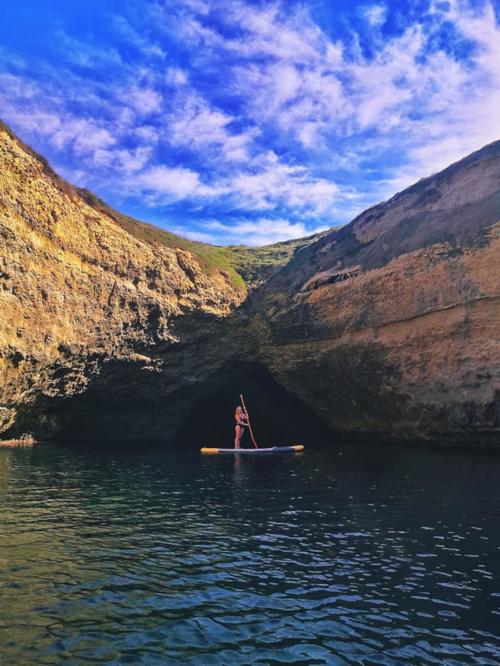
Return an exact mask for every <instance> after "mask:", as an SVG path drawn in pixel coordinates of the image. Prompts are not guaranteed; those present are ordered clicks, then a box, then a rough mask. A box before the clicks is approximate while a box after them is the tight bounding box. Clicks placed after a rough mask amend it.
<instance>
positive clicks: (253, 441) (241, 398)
mask: <svg viewBox="0 0 500 666" xmlns="http://www.w3.org/2000/svg"><path fill="white" fill-rule="evenodd" d="M240 400H241V404H242V405H243V409H244V410H245V414H246V415H247V422H248V430H249V431H250V437H251V438H252V443H253V445H254V446H255V448H256V449H258V448H259V447H258V446H257V442H256V441H255V437H254V436H253V432H252V426H251V425H250V417H249V416H248V410H247V408H246V405H245V401H244V400H243V396H242V395H240Z"/></svg>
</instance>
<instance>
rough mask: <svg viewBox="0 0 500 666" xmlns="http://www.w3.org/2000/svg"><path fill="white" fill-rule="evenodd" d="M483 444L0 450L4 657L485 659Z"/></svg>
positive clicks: (488, 474)
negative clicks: (208, 450)
mask: <svg viewBox="0 0 500 666" xmlns="http://www.w3.org/2000/svg"><path fill="white" fill-rule="evenodd" d="M499 482H500V456H499V455H498V454H497V455H493V454H479V455H473V454H471V453H464V452H456V451H455V452H454V451H420V450H415V449H411V448H392V447H391V448H377V449H374V448H373V447H372V448H370V447H365V448H363V447H359V446H357V447H355V448H352V447H347V446H345V447H333V446H332V447H330V448H329V449H321V450H316V451H311V450H308V451H307V452H306V454H304V455H302V456H295V457H283V456H282V457H280V458H278V457H274V458H264V459H257V460H255V459H254V460H251V459H244V460H240V461H234V460H233V459H229V458H221V457H210V458H202V457H200V456H199V455H198V454H197V453H194V452H189V453H184V454H182V453H180V452H169V453H165V452H164V453H158V452H156V453H155V452H153V453H151V452H149V453H140V454H137V453H135V454H131V453H130V452H121V453H120V452H116V451H114V452H107V453H104V452H96V451H82V450H75V449H72V448H66V449H56V448H44V449H41V448H39V449H32V450H27V449H24V450H22V449H17V450H13V449H10V450H6V449H3V450H0V500H1V501H0V546H1V549H0V585H1V587H0V650H1V657H0V661H2V663H5V664H9V665H10V664H22V665H23V666H24V665H27V664H55V663H64V664H82V663H96V662H97V663H100V662H103V663H111V664H127V663H131V664H135V663H137V664H169V663H172V664H176V663H189V664H203V665H205V664H231V665H232V664H279V663H285V664H289V663H298V664H418V665H422V664H450V665H454V664H500V522H499V517H500V491H499Z"/></svg>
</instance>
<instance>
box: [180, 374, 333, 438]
mask: <svg viewBox="0 0 500 666" xmlns="http://www.w3.org/2000/svg"><path fill="white" fill-rule="evenodd" d="M197 393H198V397H197V398H196V399H195V400H194V401H193V402H192V405H191V408H190V410H189V412H188V413H187V416H186V418H185V420H184V425H183V427H182V428H181V431H180V434H179V437H178V441H179V442H181V443H183V444H184V445H186V446H193V447H195V446H218V447H232V446H233V442H234V426H235V420H234V412H235V409H236V406H237V405H238V404H239V400H240V399H239V396H240V394H243V396H244V399H245V403H246V406H247V409H248V412H249V415H250V421H251V425H252V429H253V432H254V436H255V439H256V441H257V444H258V446H259V447H268V446H275V445H281V446H282V445H288V444H305V445H308V444H310V443H311V442H321V441H322V442H327V441H330V440H331V439H332V432H331V431H330V430H329V429H328V428H327V427H326V425H325V424H324V423H323V421H322V420H321V419H320V418H319V417H318V416H316V415H315V414H314V413H313V412H312V411H311V410H310V409H309V408H308V407H306V406H305V405H304V404H303V403H301V402H300V401H299V400H298V399H297V398H295V397H294V396H292V395H291V394H290V393H288V392H287V391H286V390H285V389H284V388H283V387H282V386H280V385H279V384H278V383H277V382H276V380H275V379H274V378H273V377H272V375H271V374H270V372H269V371H268V370H267V369H266V368H265V367H264V366H262V365H261V364H259V363H248V362H238V363H232V364H229V365H227V366H225V367H224V368H222V369H221V370H220V371H218V372H216V373H215V374H214V375H212V376H211V377H210V378H209V379H208V380H207V381H205V382H203V383H202V384H200V385H199V386H198V387H197ZM242 446H244V447H252V441H251V439H250V436H249V433H248V432H245V434H244V436H243V441H242Z"/></svg>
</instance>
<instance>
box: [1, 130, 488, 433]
mask: <svg viewBox="0 0 500 666" xmlns="http://www.w3.org/2000/svg"><path fill="white" fill-rule="evenodd" d="M499 250H500V142H498V143H495V144H492V145H491V146H487V147H486V148H484V149H483V150H481V151H479V152H478V153H475V154H473V155H471V156H469V157H467V158H465V159H464V160H462V161H461V162H458V163H457V164H455V165H452V166H451V167H449V168H448V169H446V170H445V171H443V172H441V173H440V174H437V175H435V176H432V177H431V178H428V179H425V180H422V181H420V182H419V183H417V184H416V185H414V186H413V187H411V188H408V189H407V190H405V191H404V192H402V193H400V194H398V195H396V196H395V197H393V198H392V199H391V200H390V201H387V202H384V203H382V204H380V205H378V206H375V207H373V208H371V209H370V210H368V211H366V212H365V213H363V214H362V215H360V216H359V217H358V218H357V219H355V220H354V221H353V222H351V223H350V224H348V225H346V226H345V227H342V228H339V229H333V230H331V231H329V232H324V233H322V234H319V235H318V236H315V237H311V238H308V239H302V240H300V241H292V242H290V243H279V244H275V245H274V246H269V247H267V248H259V249H255V250H252V249H250V248H218V247H212V246H208V245H204V244H201V243H192V242H189V241H186V240H184V239H181V238H178V237H176V236H174V235H173V234H169V233H168V232H165V231H162V230H160V229H157V228H155V227H153V226H151V225H147V224H144V223H141V222H138V221H137V220H134V219H132V218H130V217H127V216H125V215H122V214H120V213H118V212H117V211H114V210H113V209H111V208H109V207H108V206H107V205H106V204H105V203H103V202H102V201H100V200H99V199H98V198H97V197H95V196H94V195H92V194H91V193H89V192H86V191H82V190H77V189H76V188H74V187H72V186H71V185H69V184H68V183H66V182H65V181H63V180H62V179H60V178H59V177H58V176H57V175H56V174H55V173H54V172H53V171H52V170H51V169H50V167H49V166H48V164H47V163H46V162H45V161H44V160H43V158H40V157H39V156H38V155H36V154H35V153H34V152H33V151H32V150H31V149H29V148H28V147H27V146H25V145H24V144H23V143H22V142H21V141H20V140H19V139H17V138H16V137H15V136H14V135H13V133H12V132H11V131H10V130H8V128H6V127H5V126H0V308H1V312H2V318H1V320H0V436H1V437H3V438H5V437H16V436H19V435H22V434H23V433H33V434H34V435H35V436H36V437H38V438H41V439H53V438H64V439H70V440H78V439H80V440H88V439H101V440H108V439H110V438H113V439H140V438H149V439H171V438H172V437H178V436H180V435H183V436H184V438H185V439H186V441H188V442H189V443H190V444H192V445H193V446H198V445H200V444H214V443H217V442H218V441H219V440H218V438H219V437H220V438H226V437H229V436H230V435H231V414H232V409H233V408H234V400H235V398H237V395H238V394H239V393H240V392H241V391H243V392H245V393H247V394H248V396H249V397H250V401H251V404H252V407H253V415H254V419H255V420H256V422H258V423H259V424H261V430H262V429H263V427H264V426H263V425H262V424H265V428H266V432H267V433H268V434H269V435H270V436H271V435H272V437H273V439H274V438H275V437H276V438H277V439H276V441H278V438H283V439H285V438H290V437H304V436H307V434H308V433H309V434H310V433H313V432H317V433H318V437H331V434H330V435H328V434H326V431H325V430H322V428H323V426H325V425H326V426H327V427H328V429H329V432H331V431H335V432H338V433H341V434H342V436H346V435H349V436H357V437H367V436H370V437H374V438H379V439H384V440H387V439H393V440H396V441H401V440H404V439H406V440H413V439H419V440H428V441H438V442H459V443H467V444H474V443H478V444H480V443H487V444H490V443H497V442H498V441H499V437H498V435H499V434H500V340H499V333H498V331H499V330H500V301H499V299H500V261H499V259H500V252H499ZM247 286H248V287H251V291H250V293H249V294H247ZM228 415H229V416H228ZM266 419H267V421H266ZM222 422H224V424H225V426H224V428H221V429H220V430H219V429H218V428H219V424H220V423H222ZM226 426H227V428H226ZM207 433H210V435H211V437H210V439H209V440H207V438H206V435H207ZM311 436H312V435H311ZM202 437H203V439H202ZM283 439H282V440H281V441H283Z"/></svg>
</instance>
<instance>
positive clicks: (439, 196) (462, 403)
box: [253, 142, 500, 443]
mask: <svg viewBox="0 0 500 666" xmlns="http://www.w3.org/2000/svg"><path fill="white" fill-rule="evenodd" d="M253 319H254V325H255V327H256V329H257V332H256V335H257V336H258V338H259V340H260V341H261V345H260V355H261V358H262V360H263V362H264V363H265V364H266V365H267V367H268V368H269V369H270V370H271V372H272V374H273V376H274V377H275V379H276V380H277V381H278V382H279V383H280V384H281V385H283V386H285V387H286V388H287V390H288V391H290V392H291V393H293V394H294V395H295V396H296V397H297V398H299V399H300V400H301V401H302V402H303V403H305V404H307V405H309V406H310V407H311V408H312V409H313V410H314V411H315V412H316V413H317V414H318V415H319V416H321V417H322V418H323V419H324V420H325V421H326V422H327V423H328V425H329V426H330V427H331V428H333V429H334V430H337V431H341V432H344V433H350V434H356V433H358V434H363V433H370V434H375V435H378V436H382V437H384V438H394V439H401V438H410V439H411V438H424V439H436V440H440V441H444V440H448V439H449V440H450V441H455V442H456V441H463V442H470V443H472V442H473V441H474V438H476V439H478V441H479V440H480V441H488V442H498V438H499V435H500V142H496V143H494V144H492V145H489V146H487V147H485V148H484V149H482V150H480V151H479V152H477V153H474V154H473V155H470V156H469V157H467V158H465V159H464V160H462V161H460V162H458V163H456V164H454V165H452V166H451V167H449V168H448V169H445V170H444V171H443V172H441V173H439V174H437V175H435V176H432V177H431V178H427V179H424V180H422V181H420V182H419V183H417V184H416V185H414V186H412V187H410V188H408V189H407V190H405V191H404V192H401V193H400V194H398V195H396V196H395V197H393V198H392V199H391V200H389V201H387V202H384V203H382V204H380V205H378V206H375V207H374V208H371V209H370V210H367V211H366V212H364V213H363V214H362V215H360V216H359V217H358V218H357V219H355V220H354V221H353V222H352V223H350V224H349V225H346V226H345V227H343V228H342V229H339V230H333V231H331V232H330V233H327V234H326V235H323V236H322V237H321V238H320V239H319V240H318V241H317V242H315V243H313V244H312V245H310V246H308V247H306V248H304V249H303V250H302V251H301V252H300V253H298V254H297V255H296V256H295V258H294V259H293V260H292V261H291V262H290V263H289V264H288V265H287V266H286V267H285V268H284V269H283V270H282V271H281V272H280V273H278V274H277V275H276V276H274V277H273V278H271V280H269V281H268V283H267V284H266V285H264V287H263V288H262V289H261V290H260V292H259V293H258V299H256V300H255V302H254V305H253Z"/></svg>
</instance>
